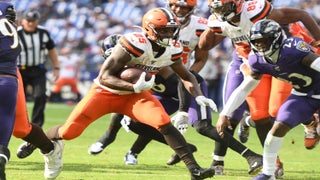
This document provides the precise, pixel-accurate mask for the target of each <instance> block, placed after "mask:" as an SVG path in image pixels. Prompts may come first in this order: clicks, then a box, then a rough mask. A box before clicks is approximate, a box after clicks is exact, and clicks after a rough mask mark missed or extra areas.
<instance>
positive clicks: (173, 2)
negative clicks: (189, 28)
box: [168, 0, 197, 23]
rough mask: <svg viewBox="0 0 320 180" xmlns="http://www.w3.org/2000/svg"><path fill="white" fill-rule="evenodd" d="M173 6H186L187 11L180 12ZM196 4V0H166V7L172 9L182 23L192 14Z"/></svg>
mask: <svg viewBox="0 0 320 180" xmlns="http://www.w3.org/2000/svg"><path fill="white" fill-rule="evenodd" d="M174 6H177V7H185V8H188V9H189V11H188V12H187V13H184V14H180V13H179V12H177V11H175V10H174V9H175V8H174ZM196 6H197V0H168V8H170V9H171V10H172V11H173V13H175V15H176V16H177V17H178V20H179V22H180V23H184V22H185V20H186V19H188V18H189V17H190V15H192V14H193V12H194V10H195V9H196ZM185 23H186V22H185Z"/></svg>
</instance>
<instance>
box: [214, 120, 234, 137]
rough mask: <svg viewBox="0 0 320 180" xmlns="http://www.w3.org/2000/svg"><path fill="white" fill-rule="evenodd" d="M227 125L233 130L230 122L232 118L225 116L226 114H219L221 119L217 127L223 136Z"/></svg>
mask: <svg viewBox="0 0 320 180" xmlns="http://www.w3.org/2000/svg"><path fill="white" fill-rule="evenodd" d="M225 127H228V129H230V130H232V126H231V123H230V120H229V119H228V117H227V116H224V115H219V119H218V121H217V124H216V128H217V131H218V134H219V136H221V137H222V138H223V137H224V129H225Z"/></svg>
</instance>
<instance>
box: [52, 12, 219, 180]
mask: <svg viewBox="0 0 320 180" xmlns="http://www.w3.org/2000/svg"><path fill="white" fill-rule="evenodd" d="M142 27H143V32H132V33H127V34H124V35H123V36H122V37H121V38H120V40H119V43H118V44H117V45H116V46H115V48H114V49H113V51H112V53H111V55H110V56H109V57H108V58H107V60H106V61H104V63H103V64H102V67H101V69H100V72H99V75H98V77H97V78H96V79H95V80H94V84H93V86H92V87H91V89H90V91H89V92H88V93H87V94H86V96H85V97H84V98H83V99H82V100H81V101H80V102H79V103H78V104H77V105H76V106H75V108H74V109H73V111H72V112H71V114H70V116H69V117H68V119H67V120H66V122H65V123H64V124H63V125H57V126H54V127H52V128H50V129H49V130H48V131H47V136H48V137H49V138H51V139H65V140H71V139H74V138H76V137H78V136H79V135H80V134H81V133H82V132H83V131H84V130H85V129H86V128H87V127H88V126H89V125H90V123H92V122H94V121H95V120H97V119H98V118H100V117H101V116H103V115H105V114H108V113H112V112H116V113H119V114H124V115H126V116H128V117H130V118H132V119H135V120H137V121H138V122H141V123H145V124H147V125H150V126H152V127H153V128H156V129H157V130H158V131H159V132H160V133H161V134H162V135H163V136H164V138H165V140H166V142H167V143H168V145H169V146H170V147H171V148H172V149H173V150H174V151H175V152H176V153H177V154H178V155H179V157H180V158H181V159H182V160H183V162H184V163H185V165H186V166H187V168H188V170H189V172H190V174H191V179H205V178H208V177H212V176H213V175H214V169H212V168H207V169H203V168H201V167H200V165H199V164H198V163H197V162H196V160H195V158H194V156H193V154H192V153H191V151H190V150H189V148H188V146H187V142H186V140H185V139H184V137H183V136H182V135H181V133H180V132H179V131H178V130H177V129H176V128H175V127H174V126H173V125H172V124H171V122H170V116H169V115H168V114H167V113H166V112H165V110H164V108H163V106H162V105H161V104H160V102H159V101H158V100H157V99H156V98H155V97H153V96H152V94H151V93H150V91H149V90H150V89H151V87H152V86H153V84H154V79H155V76H154V75H153V76H152V78H151V79H150V80H148V81H146V80H145V75H146V74H145V73H142V74H141V76H140V78H139V80H138V81H137V82H136V83H135V84H132V83H129V82H126V81H123V80H121V79H120V78H119V77H118V73H119V72H120V71H121V70H122V69H123V68H125V66H133V67H140V68H142V69H144V70H145V71H147V72H151V73H157V72H158V71H159V70H160V69H161V68H163V67H166V66H170V67H171V68H172V69H173V71H174V72H175V73H177V74H178V76H179V77H180V78H181V80H182V82H183V84H184V86H185V87H186V89H187V90H188V91H189V92H190V93H191V94H192V95H193V96H194V97H195V98H196V102H197V103H198V104H199V105H201V106H203V107H205V106H210V107H211V108H212V109H213V110H215V109H216V105H215V104H214V102H213V101H212V100H211V99H208V98H206V97H205V96H204V95H203V94H202V92H201V90H200V88H199V86H198V84H197V80H196V79H195V77H194V76H193V75H192V74H191V73H190V72H189V71H188V70H187V69H186V68H185V66H184V65H183V63H182V60H181V55H182V48H181V44H180V43H179V42H177V37H178V33H179V22H178V20H177V18H176V16H175V15H174V14H173V13H172V12H171V11H169V10H168V9H165V8H154V9H151V10H149V11H148V12H146V13H145V14H144V16H143V18H142ZM146 111H147V112H148V113H145V112H146ZM49 161H50V160H49ZM48 164H50V162H49V163H48ZM49 168H50V167H49Z"/></svg>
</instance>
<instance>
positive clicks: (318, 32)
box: [267, 8, 320, 40]
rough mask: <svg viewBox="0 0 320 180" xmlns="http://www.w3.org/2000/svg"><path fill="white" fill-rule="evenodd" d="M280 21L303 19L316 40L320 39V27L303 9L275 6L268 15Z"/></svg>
mask: <svg viewBox="0 0 320 180" xmlns="http://www.w3.org/2000/svg"><path fill="white" fill-rule="evenodd" d="M267 18H268V19H273V20H275V21H277V22H278V23H280V24H281V23H282V24H289V23H294V22H297V21H301V22H302V23H303V24H304V26H305V27H306V28H307V29H308V31H309V32H310V33H311V35H312V36H313V38H314V39H315V40H320V27H319V26H318V24H317V22H316V21H315V20H314V19H313V18H312V16H311V15H310V14H309V13H308V12H306V11H305V10H302V9H295V8H274V9H273V10H272V11H271V12H270V14H269V15H268V16H267Z"/></svg>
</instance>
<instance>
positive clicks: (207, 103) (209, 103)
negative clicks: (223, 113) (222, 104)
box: [196, 96, 218, 112]
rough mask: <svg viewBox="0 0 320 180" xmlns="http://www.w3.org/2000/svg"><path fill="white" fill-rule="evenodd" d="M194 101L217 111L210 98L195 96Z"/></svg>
mask: <svg viewBox="0 0 320 180" xmlns="http://www.w3.org/2000/svg"><path fill="white" fill-rule="evenodd" d="M196 102H197V104H198V105H200V106H203V107H206V106H210V108H211V109H212V110H213V111H216V112H217V111H218V108H217V105H216V103H214V102H213V101H212V99H209V98H206V97H204V96H197V97H196Z"/></svg>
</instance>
